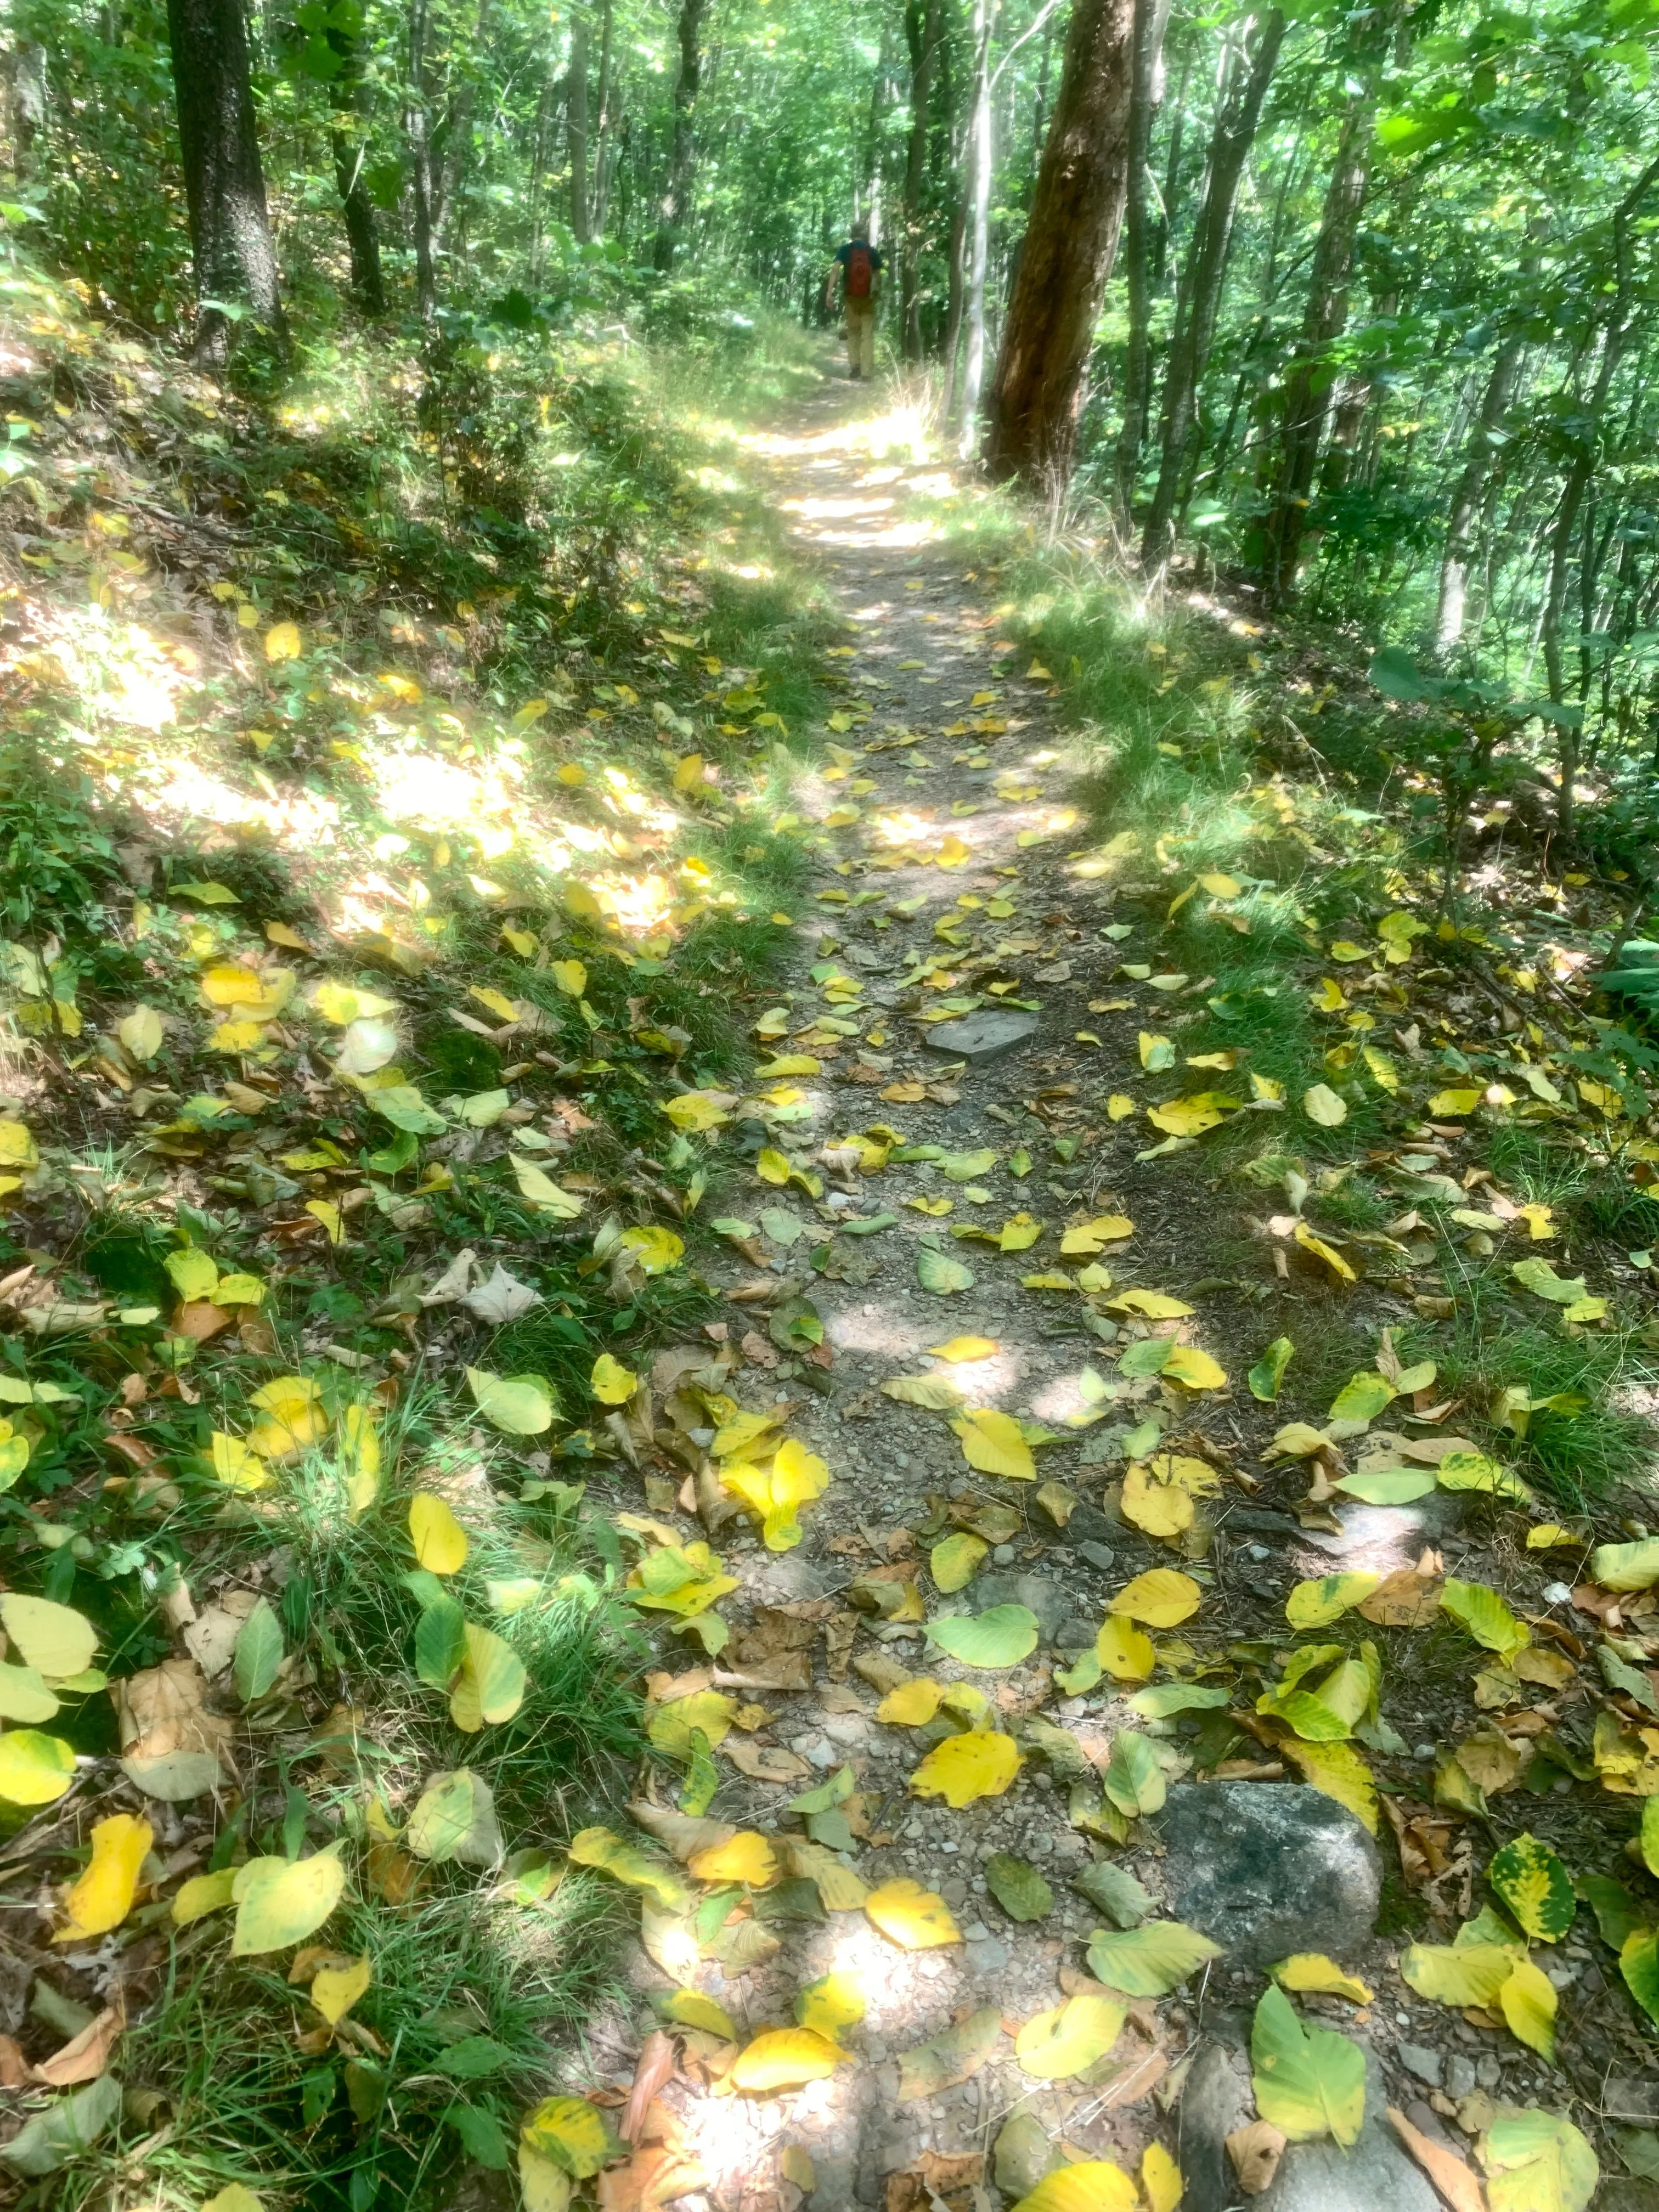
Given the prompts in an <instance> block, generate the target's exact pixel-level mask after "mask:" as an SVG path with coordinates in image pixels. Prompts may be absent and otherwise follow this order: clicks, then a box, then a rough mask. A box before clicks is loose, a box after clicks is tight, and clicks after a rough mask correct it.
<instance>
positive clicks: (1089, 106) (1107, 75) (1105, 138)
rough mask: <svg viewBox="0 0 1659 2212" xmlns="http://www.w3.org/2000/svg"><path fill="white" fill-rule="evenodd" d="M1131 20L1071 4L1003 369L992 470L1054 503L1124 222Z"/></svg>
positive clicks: (1125, 14) (1115, 2)
mask: <svg viewBox="0 0 1659 2212" xmlns="http://www.w3.org/2000/svg"><path fill="white" fill-rule="evenodd" d="M1133 22H1134V6H1133V0H1075V4H1074V6H1073V10H1072V20H1071V25H1070V27H1069V29H1068V30H1067V32H1066V58H1065V61H1064V63H1063V64H1062V66H1061V70H1060V91H1059V94H1058V96H1057V98H1056V99H1055V101H1054V121H1053V122H1052V123H1051V124H1050V125H1049V126H1048V138H1047V140H1046V142H1045V143H1044V145H1043V149H1042V167H1041V168H1040V169H1039V170H1038V173H1037V180H1036V191H1035V192H1034V193H1033V194H1032V197H1031V219H1030V222H1029V223H1028V224H1027V226H1026V230H1025V242H1024V248H1023V250H1022V252H1021V254H1020V262H1019V275H1018V278H1017V279H1016V281H1015V284H1014V295H1013V298H1012V301H1010V302H1009V307H1008V321H1007V326H1006V329H1005V331H1004V332H1003V338H1002V352H1001V358H1000V361H999V362H998V364H997V375H996V386H995V389H994V393H993V396H992V404H991V423H990V428H989V433H988V435H987V440H986V446H985V459H986V464H987V467H988V468H989V469H990V471H991V472H992V474H993V475H994V476H998V477H1020V478H1021V479H1023V481H1024V483H1027V484H1029V485H1030V486H1031V487H1033V488H1034V489H1039V490H1041V491H1042V492H1044V493H1046V494H1047V495H1048V496H1049V497H1050V498H1055V497H1057V496H1058V495H1060V493H1061V492H1062V491H1063V490H1064V489H1065V486H1066V483H1067V481H1068V480H1069V478H1070V477H1071V473H1072V464H1073V458H1074V453H1075V448H1076V444H1077V426H1078V418H1079V416H1080V414H1081V413H1082V410H1083V402H1084V399H1085V397H1086V387H1087V382H1088V368H1089V354H1090V349H1091V347H1092V345H1093V343H1094V335H1095V324H1096V322H1097V319H1099V314H1100V301H1101V295H1102V294H1103V291H1104V290H1105V288H1106V280H1107V278H1108V276H1109V275H1110V274H1111V268H1112V256H1113V254H1114V252H1115V251H1116V247H1117V234H1118V226H1119V224H1120V223H1121V221H1122V218H1123V199H1124V193H1125V190H1126V188H1127V183H1128V171H1129V79H1130V69H1131V49H1132V45H1133V39H1132V33H1133Z"/></svg>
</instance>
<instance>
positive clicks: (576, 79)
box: [565, 15, 592, 246]
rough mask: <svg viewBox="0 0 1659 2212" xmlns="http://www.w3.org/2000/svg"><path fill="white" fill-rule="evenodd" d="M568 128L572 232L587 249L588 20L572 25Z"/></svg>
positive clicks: (579, 17)
mask: <svg viewBox="0 0 1659 2212" xmlns="http://www.w3.org/2000/svg"><path fill="white" fill-rule="evenodd" d="M565 115H566V127H567V131H568V136H569V140H570V228H571V229H572V230H573V231H574V233H575V237H576V243H577V245H578V246H586V243H587V241H588V239H589V238H590V237H591V235H592V232H591V231H590V229H589V228H588V220H587V206H588V202H587V18H586V15H573V16H572V18H571V21H570V76H569V89H568V93H567V94H566V97H565Z"/></svg>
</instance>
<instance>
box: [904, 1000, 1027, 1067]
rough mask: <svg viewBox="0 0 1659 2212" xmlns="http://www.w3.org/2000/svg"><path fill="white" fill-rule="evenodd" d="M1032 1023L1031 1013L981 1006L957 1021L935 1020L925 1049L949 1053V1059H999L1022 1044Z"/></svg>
mask: <svg viewBox="0 0 1659 2212" xmlns="http://www.w3.org/2000/svg"><path fill="white" fill-rule="evenodd" d="M1036 1025H1037V1018H1036V1015H1035V1014H1020V1013H1015V1012H1012V1009H1005V1008H1003V1007H1001V1006H981V1007H980V1008H979V1010H978V1011H977V1012H975V1013H971V1014H963V1016H962V1017H961V1018H960V1019H958V1020H957V1021H953V1022H938V1023H935V1024H934V1025H933V1027H932V1028H931V1029H930V1030H928V1032H927V1048H928V1050H929V1051H930V1052H945V1053H949V1054H950V1055H951V1058H952V1059H953V1060H1000V1058H1001V1056H1002V1054H1004V1053H1005V1052H1012V1050H1013V1049H1014V1047H1015V1046H1016V1045H1020V1044H1024V1042H1025V1040H1026V1039H1027V1037H1029V1036H1031V1035H1032V1034H1033V1033H1034V1032H1035V1030H1036Z"/></svg>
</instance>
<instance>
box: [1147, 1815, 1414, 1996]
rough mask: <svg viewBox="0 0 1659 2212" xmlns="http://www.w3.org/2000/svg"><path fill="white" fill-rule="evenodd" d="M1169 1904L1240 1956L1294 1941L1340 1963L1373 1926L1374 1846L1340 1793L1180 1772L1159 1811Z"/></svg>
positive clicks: (1377, 1889)
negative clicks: (1188, 1777)
mask: <svg viewBox="0 0 1659 2212" xmlns="http://www.w3.org/2000/svg"><path fill="white" fill-rule="evenodd" d="M1157 1825H1158V1832H1159V1834H1160V1836H1161V1838H1162V1839H1163V1842H1164V1848H1165V1850H1166V1852H1167V1854H1168V1856H1167V1857H1166V1859H1165V1862H1164V1879H1165V1881H1166V1883H1167V1885H1168V1887H1169V1891H1170V1909H1171V1911H1173V1912H1174V1913H1175V1914H1176V1917H1177V1918H1178V1919H1182V1920H1185V1921H1188V1922H1190V1923H1191V1924H1192V1925H1193V1926H1194V1928H1197V1929H1201V1930H1202V1931H1203V1933H1204V1934H1205V1935H1206V1936H1212V1937H1213V1939H1214V1940H1215V1942H1218V1943H1221V1944H1224V1945H1225V1947H1226V1949H1227V1953H1228V1956H1229V1960H1230V1961H1231V1963H1232V1964H1233V1965H1235V1966H1272V1965H1273V1964H1274V1962H1275V1961H1276V1960H1279V1959H1285V1958H1288V1957H1289V1956H1290V1955H1291V1953H1292V1952H1294V1951H1324V1952H1327V1953H1328V1954H1329V1955H1330V1956H1331V1957H1332V1958H1334V1959H1335V1960H1338V1962H1339V1963H1340V1962H1341V1961H1342V1960H1344V1959H1346V1958H1348V1957H1350V1956H1352V1953H1353V1951H1354V1949H1355V1948H1356V1947H1357V1946H1358V1945H1359V1944H1361V1943H1363V1942H1364V1941H1365V1939H1366V1938H1367V1937H1368V1936H1370V1932H1371V1927H1372V1923H1373V1922H1374V1921H1375V1920H1376V1908H1377V1905H1378V1902H1379V1900H1380V1899H1381V1896H1382V1891H1383V1868H1382V1862H1381V1860H1380V1859H1379V1858H1378V1857H1377V1852H1376V1845H1375V1844H1373V1843H1372V1841H1371V1839H1370V1837H1369V1836H1368V1835H1367V1834H1366V1833H1365V1831H1364V1828H1363V1827H1362V1826H1360V1824H1359V1822H1358V1820H1355V1818H1354V1816H1353V1814H1352V1813H1350V1812H1348V1811H1346V1809H1345V1808H1343V1807H1342V1806H1340V1805H1339V1804H1338V1803H1337V1802H1336V1801H1335V1800H1334V1798H1331V1797H1327V1796H1323V1795H1322V1793H1321V1792H1320V1791H1319V1790H1312V1789H1309V1788H1307V1787H1305V1786H1298V1785H1297V1784H1282V1783H1280V1784H1274V1783H1263V1782H1184V1783H1180V1784H1177V1785H1176V1788H1174V1789H1173V1790H1170V1796H1169V1802H1168V1803H1167V1804H1166V1805H1165V1807H1164V1811H1163V1814H1161V1815H1160V1816H1159V1819H1158V1824H1157Z"/></svg>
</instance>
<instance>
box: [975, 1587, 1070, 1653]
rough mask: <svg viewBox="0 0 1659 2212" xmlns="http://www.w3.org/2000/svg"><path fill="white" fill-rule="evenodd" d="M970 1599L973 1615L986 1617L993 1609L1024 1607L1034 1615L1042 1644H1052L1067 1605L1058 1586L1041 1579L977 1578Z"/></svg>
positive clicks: (1063, 1592)
mask: <svg viewBox="0 0 1659 2212" xmlns="http://www.w3.org/2000/svg"><path fill="white" fill-rule="evenodd" d="M971 1595H972V1597H973V1601H974V1607H973V1609H974V1611H975V1613H988V1612H989V1611H990V1610H991V1607H993V1606H994V1605H1023V1606H1024V1607H1027V1609H1028V1610H1029V1611H1030V1612H1032V1613H1036V1620H1037V1628H1038V1630H1039V1632H1040V1633H1041V1635H1042V1640H1043V1642H1044V1643H1045V1644H1052V1643H1053V1642H1054V1633H1055V1631H1056V1630H1057V1629H1058V1628H1059V1626H1060V1623H1061V1621H1063V1620H1065V1618H1066V1607H1067V1606H1068V1605H1069V1603H1070V1600H1069V1598H1068V1597H1067V1596H1066V1592H1065V1591H1064V1590H1063V1589H1061V1588H1060V1584H1059V1583H1051V1582H1050V1581H1049V1580H1048V1577H1046V1576H1043V1575H981V1576H980V1577H978V1579H977V1580H976V1581H975V1583H974V1586H973V1589H972V1592H971Z"/></svg>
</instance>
